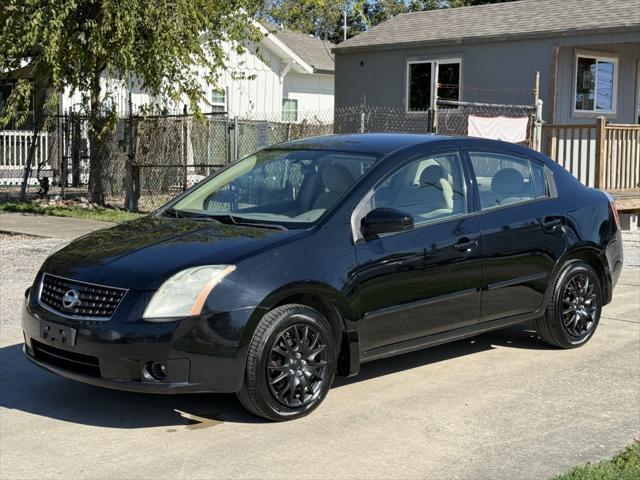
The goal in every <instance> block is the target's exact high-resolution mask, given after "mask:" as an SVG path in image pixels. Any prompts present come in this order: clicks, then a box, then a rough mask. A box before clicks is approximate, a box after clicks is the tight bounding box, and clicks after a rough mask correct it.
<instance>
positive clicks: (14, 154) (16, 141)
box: [0, 130, 50, 170]
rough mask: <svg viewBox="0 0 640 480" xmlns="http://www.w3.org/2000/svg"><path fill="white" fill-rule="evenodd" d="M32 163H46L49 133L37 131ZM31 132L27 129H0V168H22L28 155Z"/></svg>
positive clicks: (31, 137) (46, 165)
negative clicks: (36, 142) (37, 138)
mask: <svg viewBox="0 0 640 480" xmlns="http://www.w3.org/2000/svg"><path fill="white" fill-rule="evenodd" d="M38 136H39V137H40V138H39V140H38V144H37V145H36V153H35V157H34V160H33V165H34V166H35V165H38V164H44V166H45V167H50V165H48V162H47V161H48V152H49V134H48V133H46V132H42V133H39V134H38ZM32 141H33V132H32V131H29V130H0V170H15V169H20V168H24V166H25V164H26V163H27V157H28V156H29V147H30V146H31V142H32Z"/></svg>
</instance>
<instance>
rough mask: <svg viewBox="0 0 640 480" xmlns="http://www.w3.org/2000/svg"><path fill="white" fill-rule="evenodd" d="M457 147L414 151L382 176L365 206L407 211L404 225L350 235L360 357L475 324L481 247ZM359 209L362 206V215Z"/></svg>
mask: <svg viewBox="0 0 640 480" xmlns="http://www.w3.org/2000/svg"><path fill="white" fill-rule="evenodd" d="M464 172H465V169H464V167H463V161H462V157H461V155H460V153H459V152H458V151H457V150H450V151H443V152H438V153H434V154H430V155H426V156H423V157H420V158H418V159H416V160H414V161H411V162H409V163H408V164H407V165H405V166H404V167H401V168H400V169H398V170H396V171H395V172H393V173H392V174H391V175H389V176H388V177H387V178H386V179H385V180H383V181H382V182H381V183H380V184H379V185H378V186H377V187H376V188H374V190H373V192H371V193H370V195H368V196H367V197H365V198H369V199H370V200H368V201H370V205H368V207H367V208H368V210H369V211H370V210H372V209H374V208H379V207H386V208H393V209H396V210H400V211H402V212H405V213H407V214H410V215H411V216H412V217H413V220H414V227H413V228H412V229H410V230H406V231H401V232H395V233H389V234H381V235H378V236H376V237H374V238H368V239H364V238H360V239H358V240H357V241H356V246H355V248H356V258H357V276H358V282H357V289H358V291H357V297H358V300H359V305H360V307H361V314H362V320H361V325H360V328H359V335H360V343H361V348H362V352H363V357H365V358H366V357H367V356H375V353H376V349H380V348H382V347H385V346H388V345H393V344H397V343H399V342H403V341H407V340H412V339H415V338H419V337H423V336H427V335H432V334H436V333H440V332H443V331H447V330H453V329H456V328H461V327H465V326H469V325H473V324H476V323H477V322H478V320H479V315H480V286H481V249H480V244H479V242H480V234H479V225H478V220H477V217H476V216H474V215H469V213H470V212H471V211H472V208H471V203H470V197H471V195H470V194H469V192H468V181H467V178H466V175H465V173H464ZM366 210H367V209H365V211H364V212H363V213H362V215H363V216H364V215H365V214H366V213H367V212H366Z"/></svg>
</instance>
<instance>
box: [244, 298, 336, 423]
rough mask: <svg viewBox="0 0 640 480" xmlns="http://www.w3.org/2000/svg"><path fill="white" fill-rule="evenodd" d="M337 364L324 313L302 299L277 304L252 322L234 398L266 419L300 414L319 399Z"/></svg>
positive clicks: (330, 331) (334, 346)
mask: <svg viewBox="0 0 640 480" xmlns="http://www.w3.org/2000/svg"><path fill="white" fill-rule="evenodd" d="M336 365H337V355H336V344H335V339H334V336H333V333H332V328H331V325H330V324H329V322H328V321H327V319H326V318H324V316H322V315H321V314H320V313H319V312H318V311H317V310H314V309H313V308H310V307H307V306H305V305H298V304H289V305H282V306H280V307H277V308H274V309H273V310H271V311H270V312H268V313H267V314H266V315H265V316H264V317H262V319H261V320H260V322H259V323H258V325H257V327H256V328H255V333H254V334H253V338H252V339H251V342H250V344H249V351H248V354H247V367H246V370H245V378H244V382H243V387H242V390H240V392H238V399H239V400H240V402H241V403H242V405H244V407H245V408H247V409H248V410H249V411H251V412H253V413H254V414H256V415H259V416H261V417H264V418H267V419H269V420H276V421H281V420H292V419H294V418H299V417H302V416H304V415H307V414H308V413H310V412H311V411H313V410H314V409H315V408H317V407H318V405H320V403H321V402H322V400H324V397H325V396H326V395H327V392H328V391H329V389H330V388H331V384H332V383H333V377H334V375H335V371H336Z"/></svg>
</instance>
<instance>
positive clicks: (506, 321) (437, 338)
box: [360, 310, 542, 363]
mask: <svg viewBox="0 0 640 480" xmlns="http://www.w3.org/2000/svg"><path fill="white" fill-rule="evenodd" d="M540 315H542V310H539V311H536V312H530V313H526V314H523V315H517V316H514V317H506V318H499V319H497V320H492V321H490V322H483V323H478V324H476V325H471V326H468V327H462V328H458V329H455V330H450V331H447V332H442V333H438V334H435V335H428V336H424V337H419V338H414V339H411V340H406V341H403V342H398V343H394V344H391V345H385V346H384V347H378V348H374V349H373V350H369V351H365V352H362V353H361V354H360V362H361V363H365V362H370V361H372V360H378V359H380V358H387V357H393V356H395V355H402V354H403V353H409V352H413V351H415V350H421V349H423V348H428V347H435V346H436V345H442V344H444V343H449V342H455V341H457V340H463V339H465V338H469V337H475V336H476V335H480V334H482V333H486V332H491V331H493V330H500V329H501V328H505V327H508V326H511V325H517V324H519V323H523V322H528V321H530V320H533V319H534V318H537V317H539V316H540Z"/></svg>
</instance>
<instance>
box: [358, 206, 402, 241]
mask: <svg viewBox="0 0 640 480" xmlns="http://www.w3.org/2000/svg"><path fill="white" fill-rule="evenodd" d="M412 228H413V217H412V216H411V215H409V214H408V213H404V212H401V211H400V210H395V209H393V208H376V209H374V210H371V211H370V212H369V213H368V214H367V215H366V216H365V217H364V218H363V219H362V221H361V222H360V231H361V232H362V235H363V236H364V237H365V238H367V237H371V236H373V235H379V234H381V233H391V232H401V231H403V230H410V229H412Z"/></svg>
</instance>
